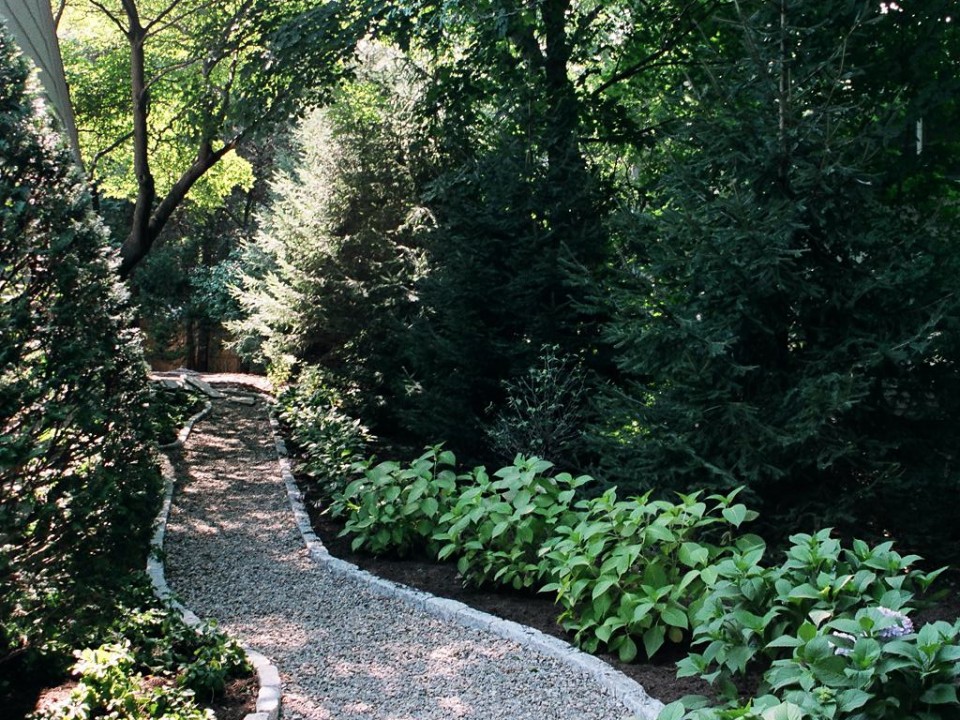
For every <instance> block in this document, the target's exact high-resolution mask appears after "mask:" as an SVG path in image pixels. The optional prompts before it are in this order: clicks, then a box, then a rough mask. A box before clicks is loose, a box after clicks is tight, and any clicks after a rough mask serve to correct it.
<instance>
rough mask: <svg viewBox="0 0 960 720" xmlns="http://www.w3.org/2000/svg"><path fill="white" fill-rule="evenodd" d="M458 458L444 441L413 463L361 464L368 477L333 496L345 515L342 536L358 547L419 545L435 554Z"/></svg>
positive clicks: (399, 549) (402, 549)
mask: <svg viewBox="0 0 960 720" xmlns="http://www.w3.org/2000/svg"><path fill="white" fill-rule="evenodd" d="M455 464H456V458H455V457H454V455H453V453H452V452H450V451H449V450H441V448H440V446H436V447H433V448H428V449H427V451H426V452H425V453H424V454H423V455H421V456H420V457H419V458H417V459H416V460H414V461H413V463H411V464H410V466H409V467H403V466H401V465H400V464H399V463H396V462H383V463H379V464H377V465H374V464H373V461H372V460H368V461H366V462H364V463H359V464H358V465H357V469H358V470H359V471H361V472H362V473H363V477H361V478H358V479H356V480H354V481H353V482H351V483H350V484H349V485H348V486H347V487H346V489H345V490H344V491H343V492H342V493H340V494H338V495H336V496H335V497H334V501H333V503H332V505H331V507H330V512H331V513H333V514H334V515H335V516H340V517H346V518H347V522H346V526H345V527H344V529H343V532H342V534H343V535H353V536H354V539H353V542H352V546H353V548H354V550H357V549H361V548H362V549H363V550H366V551H367V552H370V553H373V554H374V555H382V554H384V553H388V552H389V553H396V554H398V555H407V554H409V553H410V552H411V551H413V550H415V549H418V548H423V547H425V548H427V549H428V550H429V551H430V552H431V554H435V552H436V549H437V541H436V540H435V539H434V535H435V533H436V532H437V527H438V523H439V521H440V518H441V517H442V516H443V515H444V514H445V513H446V512H447V511H448V510H449V508H450V504H451V502H452V498H453V496H454V494H455V492H456V489H457V476H456V474H455V473H454V471H453V469H452V468H453V467H454V465H455Z"/></svg>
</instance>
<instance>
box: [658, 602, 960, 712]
mask: <svg viewBox="0 0 960 720" xmlns="http://www.w3.org/2000/svg"><path fill="white" fill-rule="evenodd" d="M899 622H901V621H898V620H896V619H894V618H892V617H891V616H890V614H889V613H884V612H881V611H880V610H879V609H877V608H864V609H862V610H860V611H858V612H857V614H856V615H855V616H853V617H847V618H842V619H837V620H833V621H830V622H828V623H826V624H824V625H823V626H822V627H820V628H817V627H816V626H815V625H814V624H813V623H810V622H808V623H805V624H803V625H801V626H800V627H799V629H798V632H797V634H796V635H786V636H782V637H780V638H778V639H777V640H776V641H775V643H774V645H775V646H776V647H777V648H780V649H781V650H783V651H788V652H789V656H788V657H786V658H784V659H781V660H777V661H775V662H774V663H773V665H772V667H771V668H770V670H769V671H768V672H767V673H766V674H765V676H764V677H765V681H766V683H767V684H768V686H769V689H770V692H769V693H768V694H765V695H761V696H760V697H758V698H757V699H755V700H753V701H751V702H750V703H748V704H747V705H741V703H740V702H739V701H737V700H733V701H731V702H729V703H727V705H726V706H725V707H722V708H700V709H698V706H699V705H701V704H702V703H703V700H702V699H701V700H698V699H693V698H690V699H687V698H685V699H684V700H683V701H679V702H676V703H672V704H671V705H668V706H667V707H666V708H665V709H664V710H663V712H662V713H661V714H660V716H659V718H660V720H680V718H688V719H689V720H721V719H723V718H745V719H747V720H752V719H756V720H779V719H780V718H783V719H784V720H806V719H807V718H810V719H811V720H835V719H838V718H851V719H853V720H901V719H902V718H908V717H909V718H918V719H921V720H950V719H952V718H957V717H960V702H958V700H957V680H958V676H960V623H958V624H953V625H951V624H950V623H947V622H943V621H938V622H934V623H929V624H927V625H924V627H923V628H922V629H920V631H919V632H916V633H914V632H913V630H912V626H908V628H907V629H909V632H905V628H904V627H903V625H901V624H899ZM688 708H689V709H690V710H691V711H690V712H687V709H688Z"/></svg>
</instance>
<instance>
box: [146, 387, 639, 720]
mask: <svg viewBox="0 0 960 720" xmlns="http://www.w3.org/2000/svg"><path fill="white" fill-rule="evenodd" d="M171 456H172V459H173V460H174V463H175V466H176V470H177V474H178V484H179V486H180V487H179V488H178V492H177V495H176V496H175V499H174V503H173V507H172V509H171V513H170V518H169V522H168V526H167V531H166V546H165V551H166V556H167V562H166V574H167V580H168V582H169V584H170V586H171V587H172V588H173V589H174V590H175V591H176V592H177V593H178V594H179V595H180V597H181V598H182V600H183V602H184V603H185V604H186V605H187V606H188V607H190V608H191V609H193V610H194V611H195V612H196V613H197V614H199V615H200V616H202V617H206V618H215V619H216V620H217V621H218V622H219V624H220V626H221V627H222V628H223V629H224V630H226V631H227V632H229V633H230V634H231V635H233V636H234V637H237V638H238V639H239V640H241V641H242V642H243V643H244V644H246V645H248V646H250V647H253V648H256V649H257V650H258V651H259V652H262V653H264V654H265V655H266V656H267V657H269V658H270V659H271V660H272V661H273V662H274V663H275V664H276V665H277V667H278V668H279V670H280V674H281V678H282V680H283V685H284V691H283V713H282V716H283V717H284V718H285V720H332V719H334V718H336V719H337V720H355V719H356V720H359V719H360V718H365V719H366V718H378V719H380V718H382V719H384V720H408V719H409V720H450V719H455V718H468V719H470V720H481V719H483V720H485V719H488V718H489V719H491V720H493V719H498V720H499V719H507V720H527V719H529V720H568V719H569V720H592V719H596V720H619V719H620V718H624V717H627V716H629V715H630V712H629V710H628V708H627V707H626V706H625V705H624V704H623V703H621V702H620V701H619V700H617V699H616V698H614V697H613V696H611V695H610V694H608V693H607V692H605V691H604V690H603V689H601V688H600V687H599V686H598V684H597V683H596V681H595V680H594V679H593V678H591V677H589V676H588V675H585V674H582V673H577V672H574V671H571V669H570V668H569V667H568V666H566V665H565V664H563V663H561V662H558V661H557V660H556V659H554V658H551V657H546V656H544V655H542V654H540V653H538V652H536V651H535V650H533V649H531V648H529V647H524V646H522V645H520V644H517V643H515V642H511V641H508V640H505V639H503V638H500V637H497V636H495V635H493V634H491V633H489V632H486V631H484V630H481V629H475V628H468V627H464V626H463V625H460V624H459V623H456V622H451V621H443V620H440V619H438V618H436V617H434V616H433V615H431V614H429V613H426V612H424V610H423V609H421V608H417V607H414V606H412V605H411V604H410V603H408V602H404V601H402V600H400V599H396V598H391V597H383V596H382V594H378V593H376V592H374V591H373V590H371V588H370V587H368V586H367V585H366V584H365V583H363V582H362V581H361V580H358V579H355V578H353V577H350V576H345V575H343V574H342V573H336V572H332V571H331V570H330V569H329V568H327V567H324V566H323V565H321V564H318V563H316V562H314V561H312V560H311V558H310V555H309V552H308V550H307V549H306V548H305V547H304V545H303V542H302V539H301V536H300V531H299V529H298V528H297V525H296V523H295V522H294V519H293V515H292V513H291V511H290V507H289V504H288V501H287V496H286V489H285V487H284V483H283V481H282V479H281V478H280V473H279V468H278V465H277V456H276V452H275V449H274V444H273V440H272V437H271V432H270V425H269V421H268V417H267V412H266V408H265V406H264V405H263V403H262V402H259V401H258V402H257V403H256V404H255V405H254V406H252V407H246V406H242V405H235V404H229V403H226V402H224V401H216V402H214V404H213V410H212V412H211V415H210V416H209V417H208V418H207V419H206V420H205V421H204V422H201V423H199V424H198V425H197V426H196V427H195V428H194V431H193V434H192V435H191V437H190V439H189V440H188V442H187V443H186V446H185V447H184V448H182V449H181V450H180V451H179V452H177V451H175V452H173V453H171Z"/></svg>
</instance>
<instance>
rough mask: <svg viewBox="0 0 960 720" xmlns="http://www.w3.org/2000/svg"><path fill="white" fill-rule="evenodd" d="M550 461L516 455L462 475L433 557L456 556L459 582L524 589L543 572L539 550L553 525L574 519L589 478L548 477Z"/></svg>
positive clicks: (566, 522)
mask: <svg viewBox="0 0 960 720" xmlns="http://www.w3.org/2000/svg"><path fill="white" fill-rule="evenodd" d="M552 467H553V464H552V463H549V462H547V461H546V460H541V459H540V458H537V457H531V458H525V457H523V456H522V455H518V456H517V457H516V458H515V459H514V461H513V465H510V466H508V467H505V468H502V469H500V470H498V471H497V472H496V473H494V477H493V478H492V479H491V478H490V477H489V475H488V474H487V471H486V470H485V469H484V468H482V467H478V468H476V469H474V470H473V472H472V473H470V475H469V476H468V477H467V478H465V483H466V489H465V490H464V491H463V492H461V493H460V495H459V496H458V497H457V498H456V500H455V501H454V503H453V506H452V507H451V508H450V510H449V512H447V513H446V514H444V515H443V516H442V517H441V518H440V522H439V525H440V528H439V529H438V531H437V532H436V533H435V534H434V539H435V540H437V541H439V542H440V543H442V547H441V548H440V551H439V553H438V557H439V558H440V559H441V560H442V559H445V558H447V557H452V556H455V557H457V558H458V559H457V568H458V570H459V571H460V575H461V576H462V577H463V580H464V583H469V584H473V585H483V584H485V583H491V582H493V583H499V584H501V585H509V586H512V587H514V588H517V589H520V588H528V587H531V586H533V585H534V584H535V583H537V582H538V581H539V580H540V579H541V576H542V573H543V569H542V567H541V559H540V550H541V548H542V547H543V544H544V543H545V542H546V541H547V540H548V539H549V538H550V537H551V536H552V535H553V532H554V529H555V527H556V526H557V525H558V524H570V523H573V522H575V517H574V511H573V508H572V505H573V502H574V499H575V496H576V491H577V488H579V487H582V486H583V485H586V484H587V483H589V482H590V481H591V480H592V479H591V478H590V477H588V476H586V475H583V476H580V477H576V478H575V477H573V476H572V475H570V474H569V473H560V474H558V475H556V476H552V477H551V476H548V475H546V474H545V473H546V472H547V471H548V470H550V469H551V468H552Z"/></svg>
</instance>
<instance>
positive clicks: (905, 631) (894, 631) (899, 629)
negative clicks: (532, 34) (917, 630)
mask: <svg viewBox="0 0 960 720" xmlns="http://www.w3.org/2000/svg"><path fill="white" fill-rule="evenodd" d="M877 612H879V613H880V614H881V615H883V616H885V617H888V618H893V619H894V620H896V622H897V624H896V625H891V626H890V627H887V628H883V629H882V630H878V631H877V637H878V638H879V639H880V640H893V639H894V638H898V637H903V636H904V635H909V634H910V633H912V632H913V621H912V620H910V618H908V617H907V616H906V615H904V614H903V613H902V612H899V611H897V610H891V609H890V608H885V607H878V608H877Z"/></svg>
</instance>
